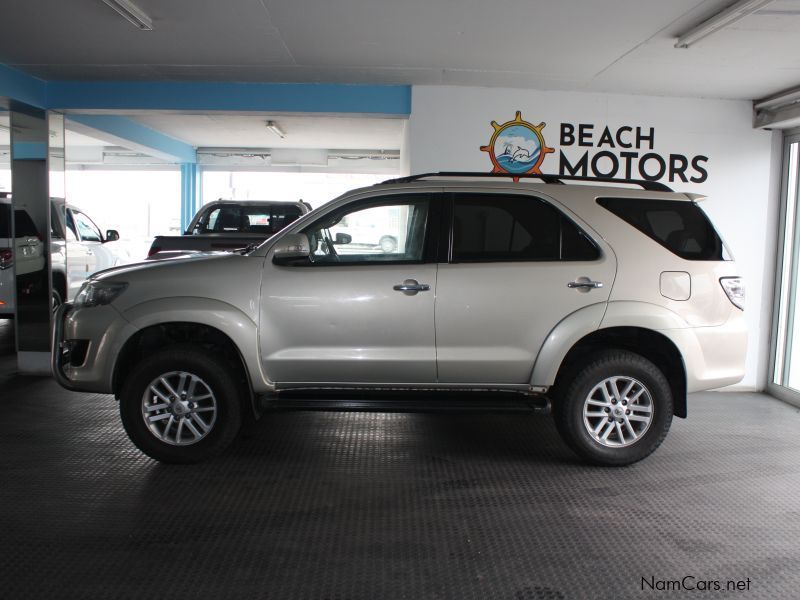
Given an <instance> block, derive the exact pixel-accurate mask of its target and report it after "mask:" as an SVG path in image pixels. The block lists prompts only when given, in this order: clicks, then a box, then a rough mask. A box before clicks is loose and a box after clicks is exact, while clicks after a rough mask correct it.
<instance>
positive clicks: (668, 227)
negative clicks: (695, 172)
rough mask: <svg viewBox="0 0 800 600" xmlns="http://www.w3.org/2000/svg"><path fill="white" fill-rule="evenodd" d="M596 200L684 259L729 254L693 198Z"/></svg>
mask: <svg viewBox="0 0 800 600" xmlns="http://www.w3.org/2000/svg"><path fill="white" fill-rule="evenodd" d="M597 203H598V204H599V205H600V206H602V207H604V208H606V209H607V210H609V211H611V212H612V213H614V214H615V215H617V216H618V217H619V218H620V219H622V220H623V221H625V222H626V223H628V224H629V225H632V226H633V227H635V228H636V229H638V230H639V231H641V232H642V233H643V234H645V235H646V236H647V237H649V238H650V239H652V240H654V241H656V242H658V243H659V244H661V245H662V246H663V247H664V248H666V249H667V250H669V251H670V252H672V253H673V254H676V255H677V256H679V257H681V258H683V259H685V260H726V259H727V258H728V257H727V256H726V253H725V249H724V246H723V243H722V240H721V239H720V237H719V235H718V234H717V232H716V230H715V229H714V226H713V225H712V224H711V221H709V220H708V217H707V216H706V214H705V213H704V212H703V211H702V210H701V208H700V207H699V206H697V204H695V203H693V202H684V201H681V200H651V199H642V198H599V199H598V200H597Z"/></svg>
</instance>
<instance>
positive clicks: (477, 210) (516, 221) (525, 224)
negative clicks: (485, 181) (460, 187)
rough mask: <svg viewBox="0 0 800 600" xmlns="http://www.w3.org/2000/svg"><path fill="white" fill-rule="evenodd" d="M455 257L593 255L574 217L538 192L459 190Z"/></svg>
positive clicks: (455, 205)
mask: <svg viewBox="0 0 800 600" xmlns="http://www.w3.org/2000/svg"><path fill="white" fill-rule="evenodd" d="M452 256H453V262H496V261H557V260H595V259H597V258H598V257H599V251H598V250H597V247H596V246H595V245H594V243H593V242H592V241H591V240H590V239H589V238H588V237H587V236H586V234H585V233H584V232H583V231H581V230H580V229H579V228H578V226H577V225H575V223H573V222H572V221H571V220H570V219H568V218H567V217H566V216H565V215H564V214H562V213H561V212H560V211H559V210H556V209H555V208H554V207H553V206H551V205H549V204H547V203H546V202H544V201H543V200H540V199H538V198H532V197H530V196H520V195H508V196H501V195H494V194H493V195H487V194H456V196H455V200H454V203H453V255H452Z"/></svg>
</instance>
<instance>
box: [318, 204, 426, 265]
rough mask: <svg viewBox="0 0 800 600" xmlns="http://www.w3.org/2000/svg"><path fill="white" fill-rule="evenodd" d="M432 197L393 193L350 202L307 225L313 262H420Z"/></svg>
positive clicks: (423, 249)
mask: <svg viewBox="0 0 800 600" xmlns="http://www.w3.org/2000/svg"><path fill="white" fill-rule="evenodd" d="M429 209H430V200H429V197H428V196H427V195H418V196H394V197H392V198H391V199H386V198H385V199H383V200H382V201H381V200H379V201H375V200H371V201H369V202H368V203H366V204H363V203H361V204H358V205H356V206H353V205H349V206H347V207H346V208H345V209H343V210H337V211H334V212H333V213H330V214H327V215H325V216H324V217H322V218H321V219H319V220H318V221H316V222H314V223H313V224H311V225H309V226H308V227H306V228H305V229H304V230H303V232H304V233H305V234H307V235H308V238H309V242H310V244H311V254H312V258H313V261H312V262H313V264H334V263H335V264H359V263H377V262H380V263H386V262H393V263H397V262H403V263H404V262H420V261H422V260H423V257H424V254H425V234H426V232H427V230H428V228H427V224H428V213H429Z"/></svg>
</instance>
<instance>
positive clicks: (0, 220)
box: [0, 204, 11, 238]
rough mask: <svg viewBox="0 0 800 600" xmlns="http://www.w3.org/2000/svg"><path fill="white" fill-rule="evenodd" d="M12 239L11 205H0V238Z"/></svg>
mask: <svg viewBox="0 0 800 600" xmlns="http://www.w3.org/2000/svg"><path fill="white" fill-rule="evenodd" d="M10 237H11V205H10V204H0V238H10Z"/></svg>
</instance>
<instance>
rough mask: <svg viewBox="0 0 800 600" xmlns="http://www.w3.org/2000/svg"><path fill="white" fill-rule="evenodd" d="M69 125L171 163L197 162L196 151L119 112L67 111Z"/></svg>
mask: <svg viewBox="0 0 800 600" xmlns="http://www.w3.org/2000/svg"><path fill="white" fill-rule="evenodd" d="M67 119H68V120H69V122H70V127H69V128H70V129H71V130H74V131H77V132H78V133H84V134H86V135H91V136H93V137H97V138H99V139H101V140H103V141H105V142H108V143H110V144H114V145H118V146H124V147H125V148H129V149H131V150H135V151H137V152H143V153H145V154H148V155H150V156H155V157H156V158H161V159H163V160H166V161H169V162H174V163H195V162H197V151H196V150H195V148H194V147H193V146H191V145H189V144H187V143H186V142H182V141H180V140H177V139H175V138H173V137H170V136H168V135H164V134H163V133H161V132H160V131H156V130H155V129H150V128H149V127H146V126H144V125H142V124H141V123H139V122H138V121H135V120H133V119H129V118H128V117H121V116H118V115H78V114H70V115H67Z"/></svg>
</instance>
